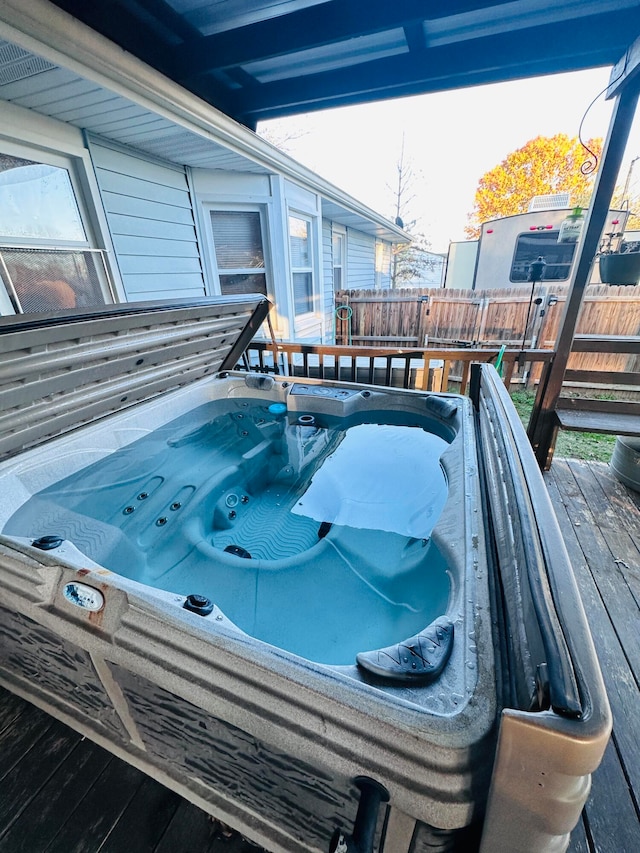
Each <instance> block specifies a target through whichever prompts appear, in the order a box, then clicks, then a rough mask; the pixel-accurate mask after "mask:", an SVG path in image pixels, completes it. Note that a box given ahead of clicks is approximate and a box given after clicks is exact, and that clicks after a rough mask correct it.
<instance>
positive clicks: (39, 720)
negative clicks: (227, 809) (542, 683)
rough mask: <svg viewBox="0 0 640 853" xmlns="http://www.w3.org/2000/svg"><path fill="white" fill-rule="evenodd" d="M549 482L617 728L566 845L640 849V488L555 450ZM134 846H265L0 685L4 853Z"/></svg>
mask: <svg viewBox="0 0 640 853" xmlns="http://www.w3.org/2000/svg"><path fill="white" fill-rule="evenodd" d="M546 482H547V485H548V488H549V492H550V494H551V498H552V500H553V503H554V506H555V507H556V513H557V516H558V520H559V522H560V526H561V528H562V531H563V534H564V538H565V541H566V544H567V548H568V550H569V554H570V556H571V560H572V562H573V565H574V568H575V571H576V576H577V580H578V585H579V587H580V591H581V593H582V596H583V601H584V605H585V609H586V611H587V615H588V618H589V621H590V624H591V628H592V632H593V636H594V640H595V643H596V647H597V649H598V652H599V655H600V661H601V664H602V669H603V673H604V678H605V682H606V685H607V690H608V693H609V698H610V701H611V705H612V709H613V714H614V734H613V737H612V740H611V742H610V744H609V747H608V749H607V752H606V755H605V758H604V761H603V763H602V765H601V767H600V768H599V769H598V771H597V772H596V773H595V775H594V779H593V787H592V792H591V796H590V797H589V801H588V803H587V806H586V808H585V811H584V815H583V819H582V821H581V823H580V824H579V826H578V827H577V829H576V831H575V832H574V833H573V836H572V840H571V846H570V848H569V849H570V851H571V853H587V851H589V853H595V851H598V853H636V851H638V850H640V691H639V684H640V495H638V494H636V493H634V492H632V491H629V490H627V489H626V488H624V486H622V485H621V484H620V483H619V482H618V481H617V480H616V479H615V478H614V477H613V476H612V475H611V473H610V471H609V468H608V466H607V465H605V464H603V463H586V462H576V461H573V460H571V461H567V460H562V459H555V460H554V462H553V465H552V467H551V471H550V472H549V473H548V474H547V475H546ZM125 850H126V851H127V853H143V851H144V853H223V851H224V853H249V851H252V853H259V848H256V847H255V846H254V845H251V844H249V843H248V842H246V841H244V840H243V839H241V838H240V837H239V836H237V835H236V836H233V835H232V836H231V837H226V833H225V831H224V828H223V827H222V826H221V825H220V824H218V823H216V822H215V821H213V820H212V819H211V818H209V817H208V816H207V815H205V814H204V813H203V812H202V811H200V810H199V809H198V808H196V807H195V806H193V805H191V804H189V803H187V802H186V801H185V800H182V799H181V798H180V797H179V796H177V795H176V794H174V793H172V792H171V791H168V790H167V789H166V788H164V787H163V786H162V785H160V784H159V783H158V782H155V781H153V780H152V779H150V778H148V777H146V776H145V775H143V774H142V773H140V772H139V771H137V770H135V769H133V768H132V767H130V766H128V765H127V764H125V763H124V762H122V761H119V760H118V759H116V758H113V757H112V756H110V755H109V753H107V752H105V751H104V750H103V749H101V748H100V747H98V746H96V745H95V744H93V743H91V742H90V741H88V740H85V739H83V738H81V737H80V736H79V735H78V734H76V733H75V732H72V731H71V730H70V729H68V728H67V727H66V726H64V725H62V724H61V723H59V722H57V721H56V720H54V719H53V718H51V717H49V716H47V715H46V714H44V713H43V712H42V711H40V710H39V709H37V708H35V707H34V706H32V705H30V704H28V703H27V702H24V701H23V700H21V699H19V698H17V697H16V696H13V695H11V694H10V693H7V692H6V691H3V690H1V689H0V853H45V851H46V853H98V851H100V853H122V851H125ZM496 853H498V851H497V852H496ZM500 853H501V851H500ZM504 853H507V851H505V852H504Z"/></svg>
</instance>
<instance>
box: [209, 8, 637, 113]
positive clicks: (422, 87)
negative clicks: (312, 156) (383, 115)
mask: <svg viewBox="0 0 640 853" xmlns="http://www.w3.org/2000/svg"><path fill="white" fill-rule="evenodd" d="M637 24H638V21H637V12H636V10H623V11H622V12H620V13H619V15H618V17H617V18H616V19H615V20H614V21H613V22H612V23H611V25H610V26H609V30H610V32H609V35H610V36H611V37H612V38H614V37H615V39H616V41H617V43H618V44H619V45H620V48H619V49H620V50H621V49H623V46H625V45H626V44H627V43H628V34H629V32H630V31H635V32H637ZM553 33H554V36H553V40H550V32H549V29H548V27H546V26H544V25H541V26H536V27H531V28H529V29H526V30H523V31H522V40H521V41H520V42H515V41H514V40H513V38H512V36H511V35H510V34H509V33H500V34H496V35H489V36H483V37H481V38H476V39H469V40H467V41H463V42H460V43H458V44H447V45H438V46H435V47H430V48H429V49H428V50H427V51H426V52H425V51H423V52H420V53H415V54H414V53H411V52H406V53H402V54H400V55H397V56H392V57H386V58H384V59H378V60H370V61H368V62H362V63H359V64H357V65H352V66H350V67H349V73H348V74H346V73H345V69H344V68H339V69H334V70H331V71H325V72H322V73H317V74H301V75H299V76H298V77H297V78H295V79H291V78H285V79H282V80H274V81H270V82H262V83H259V82H258V81H256V85H254V86H252V87H247V88H243V89H239V90H237V91H236V92H234V116H235V117H236V118H238V117H240V120H246V119H247V118H250V119H251V120H252V121H253V122H256V121H259V120H261V119H267V118H274V117H277V116H282V115H292V114H296V113H300V112H308V111H310V110H318V109H325V108H326V107H328V106H331V107H336V106H344V105H347V104H353V103H365V102H368V101H374V100H380V99H383V98H393V97H400V96H405V95H415V94H420V93H422V92H425V91H447V90H451V89H456V88H460V87H461V86H465V87H468V86H473V85H479V84H482V85H484V84H487V83H492V82H500V81H503V80H515V79H521V78H524V77H534V76H538V75H542V74H546V73H548V71H549V67H550V64H553V68H554V72H555V73H559V72H568V71H575V70H579V69H581V68H584V67H585V65H589V66H590V67H595V66H598V65H610V64H612V63H613V62H614V61H615V58H616V55H617V54H614V55H613V56H612V54H611V44H610V43H609V44H608V45H605V44H603V43H602V40H601V39H600V38H599V34H598V19H597V17H593V16H590V17H587V18H583V19H581V20H574V21H563V22H559V23H557V24H555V25H554V30H553ZM541 44H545V45H547V49H546V50H545V51H541V50H540V45H541ZM496 57H499V61H498V60H497V59H496ZM587 58H588V61H587ZM247 70H248V71H249V72H250V73H251V67H250V66H248V67H247ZM209 79H211V78H201V81H202V85H203V86H206V82H205V80H209Z"/></svg>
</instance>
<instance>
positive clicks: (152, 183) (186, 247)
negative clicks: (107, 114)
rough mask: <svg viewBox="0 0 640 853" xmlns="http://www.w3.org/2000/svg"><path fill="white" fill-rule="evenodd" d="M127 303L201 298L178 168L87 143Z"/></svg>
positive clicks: (188, 202)
mask: <svg viewBox="0 0 640 853" xmlns="http://www.w3.org/2000/svg"><path fill="white" fill-rule="evenodd" d="M90 152H91V157H92V160H93V164H94V168H95V173H96V179H97V182H98V186H99V188H100V194H101V197H102V202H103V205H104V209H105V213H106V217H107V222H108V225H109V230H110V232H111V239H112V241H113V246H114V249H115V252H116V256H117V262H118V266H119V269H120V275H121V277H122V283H123V287H124V291H125V294H126V298H127V300H131V301H135V300H141V299H170V298H175V297H176V296H202V295H203V294H205V293H206V287H205V280H204V274H203V269H202V263H201V258H200V248H199V244H198V238H197V233H196V226H195V221H194V214H193V208H192V201H191V195H190V193H189V187H188V184H187V177H186V174H185V170H184V169H180V168H178V167H175V166H172V165H169V164H164V163H162V162H158V161H152V160H150V159H144V158H143V157H140V156H138V155H134V154H130V153H127V152H125V151H121V150H116V149H115V148H113V147H111V146H109V145H106V144H104V143H102V142H101V141H99V140H97V139H91V140H90Z"/></svg>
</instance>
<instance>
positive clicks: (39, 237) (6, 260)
mask: <svg viewBox="0 0 640 853" xmlns="http://www.w3.org/2000/svg"><path fill="white" fill-rule="evenodd" d="M107 281H108V279H107V274H106V268H105V266H104V258H103V255H102V252H100V251H99V250H96V249H91V248H89V240H88V238H87V233H86V231H85V227H84V225H83V222H82V217H81V214H80V209H79V206H78V201H77V198H76V194H75V192H74V188H73V184H72V182H71V176H70V173H69V170H68V169H66V168H63V167H61V166H58V165H51V164H49V163H40V162H37V161H35V160H27V159H25V158H23V157H17V156H14V155H12V154H7V153H3V152H0V282H1V283H2V284H3V285H4V288H5V290H6V293H7V295H8V297H9V304H10V305H11V307H12V308H13V310H15V311H16V312H19V313H22V312H37V311H52V310H59V309H64V308H75V307H82V306H90V305H104V303H105V297H104V292H105V289H108V285H107Z"/></svg>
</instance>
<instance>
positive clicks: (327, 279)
mask: <svg viewBox="0 0 640 853" xmlns="http://www.w3.org/2000/svg"><path fill="white" fill-rule="evenodd" d="M331 235H332V225H331V221H330V220H329V219H323V220H322V303H323V311H324V315H325V324H324V328H325V343H334V340H333V312H334V310H335V305H334V302H335V300H334V295H333V257H332V252H333V248H332V236H331Z"/></svg>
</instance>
